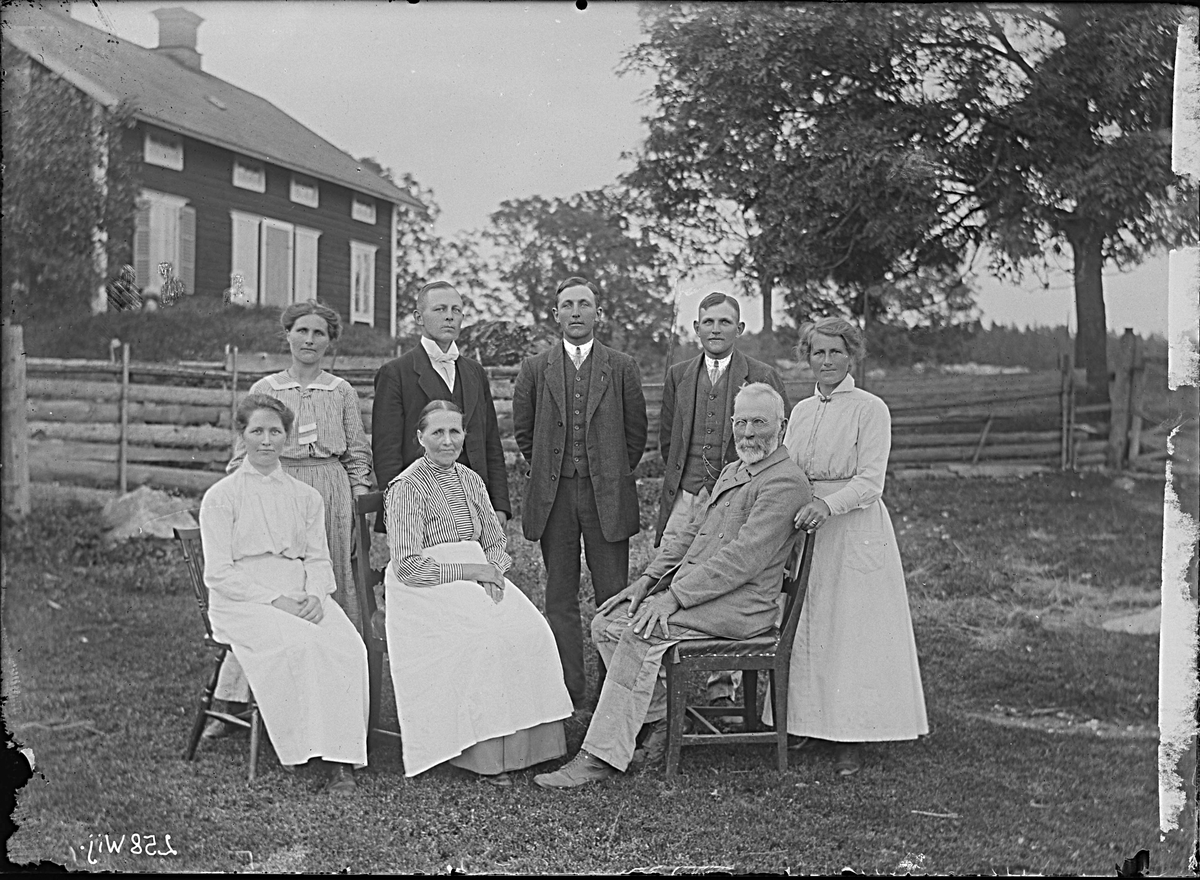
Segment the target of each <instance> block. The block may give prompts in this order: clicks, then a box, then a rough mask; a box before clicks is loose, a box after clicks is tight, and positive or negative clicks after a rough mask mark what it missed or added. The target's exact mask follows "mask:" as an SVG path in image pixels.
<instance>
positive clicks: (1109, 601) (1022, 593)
mask: <svg viewBox="0 0 1200 880" xmlns="http://www.w3.org/2000/svg"><path fill="white" fill-rule="evenodd" d="M1097 537H1098V538H1101V537H1103V536H1097ZM1029 538H1030V539H1031V540H1034V541H1039V542H1049V541H1053V540H1055V538H1054V536H1053V535H1049V534H1047V533H1045V532H1041V531H1039V530H1037V529H1033V530H1030V533H1029ZM1004 567H1005V569H1006V570H1007V571H1006V574H1007V575H1008V576H1009V577H1010V578H1011V586H1010V587H1008V588H1007V589H998V590H996V591H995V592H993V593H991V594H990V595H989V596H973V597H969V598H955V599H937V598H931V597H927V596H925V595H923V593H924V591H923V590H922V585H921V584H919V583H916V582H914V581H915V580H916V579H915V578H914V577H913V576H910V577H909V596H910V604H911V608H912V613H913V618H914V619H916V620H928V621H930V622H936V623H937V624H939V625H942V626H949V627H951V628H954V629H958V630H960V631H962V632H964V633H966V634H967V635H969V636H970V637H971V638H972V640H973V641H974V642H975V643H976V644H977V645H978V646H979V647H981V648H987V649H996V648H1001V647H1005V646H1007V645H1010V644H1012V643H1014V642H1015V641H1016V640H1017V639H1018V638H1019V637H1020V634H1021V630H1022V629H1026V628H1029V627H1042V628H1044V629H1079V628H1083V627H1098V628H1103V629H1105V630H1108V631H1110V632H1126V633H1130V634H1134V635H1156V634H1157V633H1158V631H1159V626H1158V622H1159V621H1158V608H1159V602H1160V598H1161V597H1160V595H1159V590H1158V589H1157V588H1148V587H1145V586H1117V587H1103V588H1102V587H1099V586H1096V585H1095V583H1094V581H1095V575H1094V574H1092V573H1091V572H1086V571H1085V572H1079V573H1078V574H1068V576H1066V577H1057V576H1052V575H1051V574H1050V567H1049V566H1046V565H1041V564H1038V563H1035V562H1031V561H1029V560H1027V559H1024V558H1022V557H1020V556H1011V557H1009V558H1007V559H1005V562H1004ZM918 574H919V572H914V575H918Z"/></svg>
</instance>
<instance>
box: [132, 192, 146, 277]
mask: <svg viewBox="0 0 1200 880" xmlns="http://www.w3.org/2000/svg"><path fill="white" fill-rule="evenodd" d="M133 271H134V272H135V273H137V280H136V282H135V283H136V284H137V286H138V287H139V288H142V289H143V290H144V289H145V288H146V287H148V286H149V282H150V206H149V205H143V206H142V207H139V208H138V209H137V211H136V213H134V215H133Z"/></svg>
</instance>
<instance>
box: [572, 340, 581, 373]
mask: <svg viewBox="0 0 1200 880" xmlns="http://www.w3.org/2000/svg"><path fill="white" fill-rule="evenodd" d="M571 362H572V363H574V364H575V369H577V370H578V369H579V368H580V367H582V366H583V346H582V345H577V346H575V351H574V352H573V353H572V354H571Z"/></svg>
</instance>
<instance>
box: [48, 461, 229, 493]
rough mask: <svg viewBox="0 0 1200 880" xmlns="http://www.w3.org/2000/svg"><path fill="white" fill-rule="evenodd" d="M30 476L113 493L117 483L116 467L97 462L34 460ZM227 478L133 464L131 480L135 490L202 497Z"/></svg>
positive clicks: (130, 473) (130, 474)
mask: <svg viewBox="0 0 1200 880" xmlns="http://www.w3.org/2000/svg"><path fill="white" fill-rule="evenodd" d="M29 465H30V467H29V472H30V476H31V477H33V479H35V480H38V481H41V482H45V481H50V480H69V481H70V482H72V483H75V484H77V485H83V486H96V487H100V488H104V489H111V488H113V487H114V486H115V485H116V482H117V466H116V463H115V462H114V463H111V464H110V463H108V462H104V463H101V462H95V461H69V460H59V459H54V458H50V459H47V458H44V457H42V456H40V455H39V456H32V457H31V458H30V462H29ZM223 476H224V474H221V473H216V472H213V471H193V470H184V469H182V468H172V467H161V466H159V465H152V464H131V465H130V466H129V474H128V479H129V483H130V485H132V486H142V485H151V486H158V487H159V488H163V489H180V490H183V491H185V492H194V493H197V494H199V493H201V492H204V491H205V490H207V489H208V487H209V486H211V485H212V484H213V483H215V482H216V481H217V480H219V479H221V477H223Z"/></svg>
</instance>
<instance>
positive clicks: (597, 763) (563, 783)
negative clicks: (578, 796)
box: [533, 749, 620, 788]
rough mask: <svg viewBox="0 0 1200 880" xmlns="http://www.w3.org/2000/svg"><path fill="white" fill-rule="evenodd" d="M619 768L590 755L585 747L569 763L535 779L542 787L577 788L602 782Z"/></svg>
mask: <svg viewBox="0 0 1200 880" xmlns="http://www.w3.org/2000/svg"><path fill="white" fill-rule="evenodd" d="M619 772H620V771H618V770H617V768H615V767H613V766H611V765H609V764H607V763H605V762H604V761H601V760H600V759H599V758H597V757H596V756H595V755H589V754H588V753H587V752H585V751H584V750H583V749H580V750H579V753H578V754H577V755H576V756H575V757H574V758H572V759H571V760H570V761H569V762H568V763H567V764H565V765H564V766H562V767H560V768H559V769H557V770H555V771H554V772H553V773H539V774H538V775H537V776H535V777H533V781H534V783H535V784H536V785H538V786H539V787H541V788H577V787H579V786H580V785H587V784H588V783H590V782H600V781H601V780H604V779H610V778H612V777H613V776H616V775H617V773H619Z"/></svg>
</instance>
